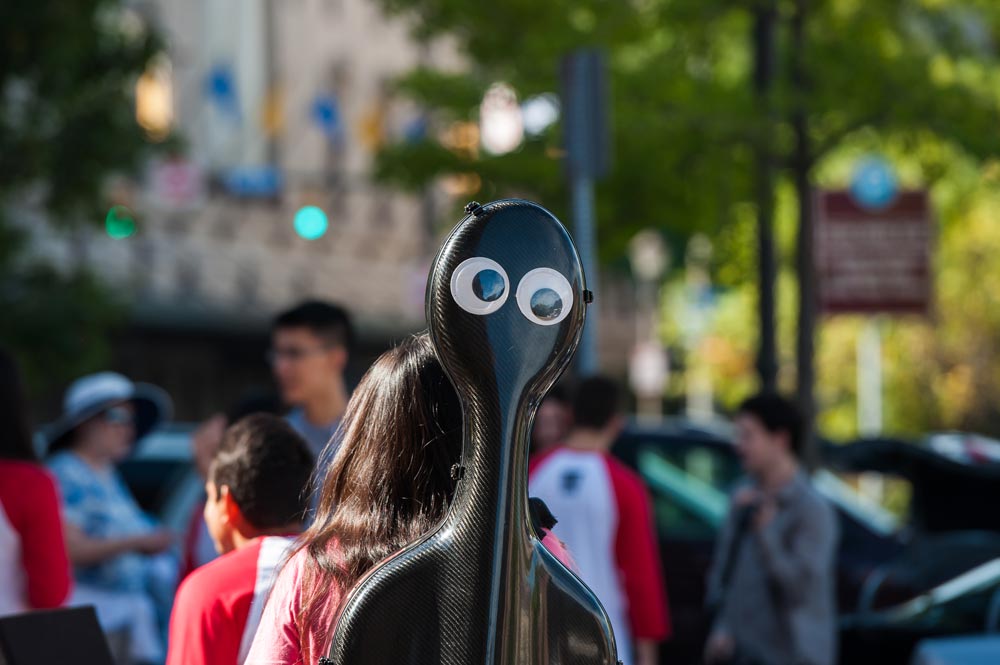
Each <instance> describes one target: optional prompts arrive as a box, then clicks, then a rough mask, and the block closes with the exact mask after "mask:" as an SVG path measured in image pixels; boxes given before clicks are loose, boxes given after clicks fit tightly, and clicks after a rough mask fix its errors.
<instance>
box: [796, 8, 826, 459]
mask: <svg viewBox="0 0 1000 665" xmlns="http://www.w3.org/2000/svg"><path fill="white" fill-rule="evenodd" d="M807 4H808V0H795V3H794V14H793V15H792V21H791V51H790V60H791V63H790V64H791V82H792V94H793V95H794V99H795V103H794V107H793V111H792V127H793V130H794V133H795V153H794V155H793V158H792V163H793V173H794V180H795V192H796V196H797V198H798V202H799V237H798V248H797V249H798V255H797V257H796V269H797V272H798V278H799V321H798V323H799V326H798V339H797V343H796V358H797V361H798V374H797V386H796V397H797V399H798V403H799V408H800V409H801V410H802V417H803V421H804V423H803V424H804V427H803V436H804V441H805V448H804V450H803V461H804V462H805V464H806V465H807V466H808V467H809V468H814V467H815V466H816V465H817V463H818V462H819V446H818V442H817V441H816V438H815V419H816V401H815V396H814V384H815V382H816V376H815V374H816V370H815V366H814V356H815V346H816V339H815V338H816V314H817V307H816V267H815V263H814V248H813V197H812V186H811V184H810V174H811V171H812V165H813V161H812V160H813V158H812V151H811V145H810V142H809V119H808V115H807V109H806V104H805V99H806V95H807V93H808V80H807V76H806V66H805V62H804V60H805V53H804V51H805V22H806V13H807V11H808V7H807Z"/></svg>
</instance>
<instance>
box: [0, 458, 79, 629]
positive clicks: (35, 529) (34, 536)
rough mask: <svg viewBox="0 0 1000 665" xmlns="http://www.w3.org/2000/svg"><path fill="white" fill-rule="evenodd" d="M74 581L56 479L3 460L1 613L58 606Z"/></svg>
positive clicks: (0, 465) (31, 466)
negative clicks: (67, 551) (64, 534)
mask: <svg viewBox="0 0 1000 665" xmlns="http://www.w3.org/2000/svg"><path fill="white" fill-rule="evenodd" d="M71 580H72V577H71V574H70V564H69V556H68V554H67V553H66V541H65V539H64V536H63V527H62V519H61V516H60V511H59V497H58V494H57V493H56V487H55V482H54V481H53V479H52V476H50V475H49V473H48V471H46V470H45V468H44V467H42V466H41V465H40V464H35V463H32V462H17V461H11V460H0V615H2V614H11V613H15V612H24V611H27V610H31V609H41V608H49V607H58V606H59V605H62V603H63V602H64V601H65V600H66V598H67V596H69V592H70V586H71Z"/></svg>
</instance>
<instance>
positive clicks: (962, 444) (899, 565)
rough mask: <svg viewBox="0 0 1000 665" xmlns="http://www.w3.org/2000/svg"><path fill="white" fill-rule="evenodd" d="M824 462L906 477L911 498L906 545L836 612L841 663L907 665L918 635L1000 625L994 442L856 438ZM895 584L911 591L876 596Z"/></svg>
mask: <svg viewBox="0 0 1000 665" xmlns="http://www.w3.org/2000/svg"><path fill="white" fill-rule="evenodd" d="M827 460H828V461H829V462H830V463H831V464H833V465H834V466H835V467H836V468H838V469H839V470H842V471H852V472H867V473H871V472H875V473H882V474H887V475H891V476H894V477H897V478H902V479H905V480H906V481H908V482H909V484H910V486H911V495H912V497H911V501H910V512H911V514H910V520H909V534H908V539H907V544H906V547H905V549H904V550H903V551H902V552H901V553H900V555H899V556H897V557H895V558H893V559H891V560H889V561H886V562H885V563H884V564H882V565H881V566H880V567H879V568H877V569H876V570H875V571H873V572H872V574H871V575H869V577H868V579H867V581H866V583H865V586H864V588H863V589H862V593H861V595H860V596H859V598H858V603H857V605H856V606H855V607H854V608H853V609H851V608H845V609H847V610H848V611H847V612H846V613H845V614H844V616H843V617H842V621H841V624H842V630H841V649H842V652H843V654H844V656H843V659H842V660H843V661H844V662H858V663H865V662H872V663H875V662H879V663H885V662H908V660H909V658H910V656H911V654H912V652H913V651H914V649H915V647H916V645H917V644H918V642H919V641H920V640H922V639H925V638H928V637H937V636H949V635H964V634H977V633H982V632H984V631H995V630H998V629H1000V626H998V623H1000V510H997V508H996V507H997V505H998V503H1000V443H998V442H996V441H993V440H990V439H986V438H984V437H981V436H978V435H974V434H964V433H947V434H934V435H930V436H927V437H924V438H922V439H919V440H917V441H904V440H899V439H888V438H877V439H863V440H859V441H855V442H854V443H851V444H849V445H846V446H842V447H838V448H835V449H832V450H830V451H829V453H828V455H827ZM901 586H902V587H908V588H911V589H915V590H917V593H918V595H916V596H915V597H914V598H912V599H904V600H905V601H906V602H902V603H900V602H898V601H899V600H900V599H898V598H896V597H894V596H892V594H887V593H886V591H885V589H886V587H894V588H899V587H901ZM887 596H888V597H887ZM876 647H877V648H876ZM874 654H879V656H878V657H875V656H874ZM996 662H1000V659H998V660H997V661H996Z"/></svg>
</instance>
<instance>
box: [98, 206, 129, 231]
mask: <svg viewBox="0 0 1000 665" xmlns="http://www.w3.org/2000/svg"><path fill="white" fill-rule="evenodd" d="M104 230H105V231H107V233H108V235H109V236H111V237H112V238H128V237H129V236H130V235H132V234H133V233H135V213H133V212H132V211H131V210H129V209H128V208H126V207H125V206H113V207H112V208H111V210H109V211H108V216H107V217H105V218H104Z"/></svg>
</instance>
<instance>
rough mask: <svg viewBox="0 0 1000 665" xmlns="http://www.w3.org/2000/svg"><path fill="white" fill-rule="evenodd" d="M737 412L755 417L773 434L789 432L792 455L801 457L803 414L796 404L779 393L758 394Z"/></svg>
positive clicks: (745, 401)
mask: <svg viewBox="0 0 1000 665" xmlns="http://www.w3.org/2000/svg"><path fill="white" fill-rule="evenodd" d="M737 412H738V413H743V414H747V415H751V416H753V417H755V418H756V419H757V420H759V421H760V424H761V425H763V426H764V429H766V430H767V431H768V432H770V433H771V434H777V433H778V432H787V433H788V443H789V445H790V446H791V448H792V453H793V454H794V455H795V456H796V457H799V456H800V455H801V453H802V443H803V441H802V414H801V412H800V411H799V407H797V406H796V405H795V402H793V401H792V400H790V399H787V398H785V397H782V396H781V395H779V394H777V393H769V392H765V393H757V394H756V395H753V396H751V397H748V398H747V399H745V400H743V403H742V404H740V407H739V409H737Z"/></svg>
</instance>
